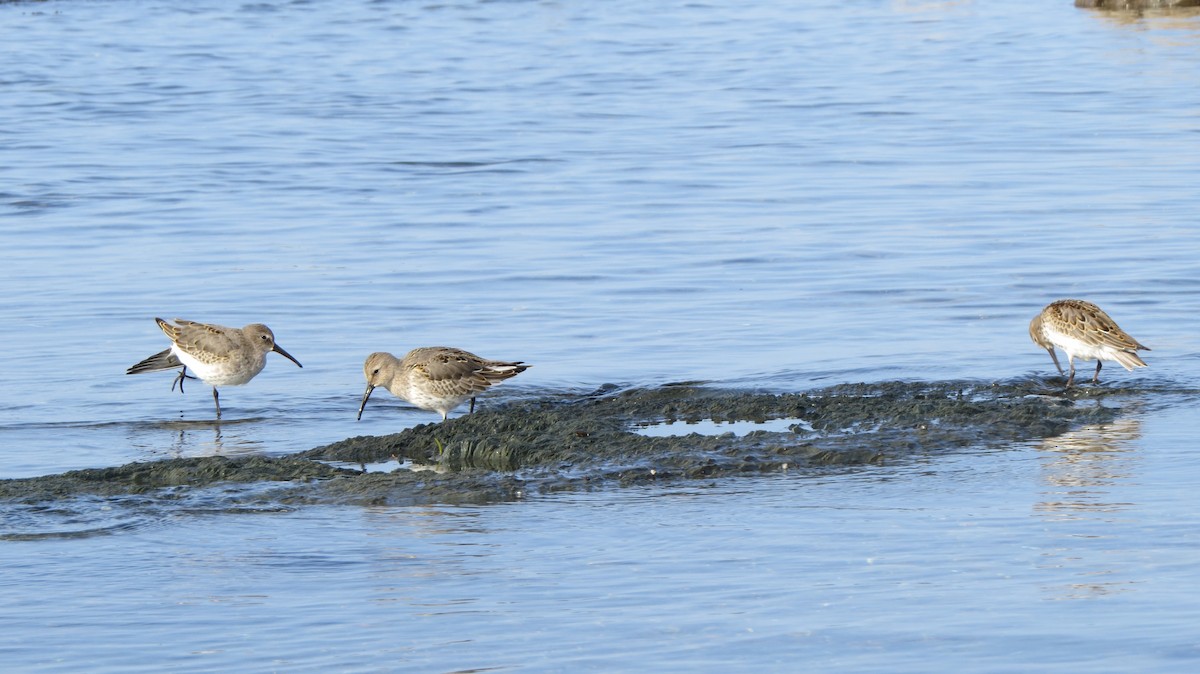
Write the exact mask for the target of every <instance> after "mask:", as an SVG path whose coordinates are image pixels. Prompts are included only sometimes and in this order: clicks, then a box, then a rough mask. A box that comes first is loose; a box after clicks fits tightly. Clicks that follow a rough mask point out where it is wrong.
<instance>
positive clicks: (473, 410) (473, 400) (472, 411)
mask: <svg viewBox="0 0 1200 674" xmlns="http://www.w3.org/2000/svg"><path fill="white" fill-rule="evenodd" d="M467 414H475V396H471V411H469V412H467Z"/></svg>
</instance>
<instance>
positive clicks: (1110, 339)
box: [1050, 300, 1149, 351]
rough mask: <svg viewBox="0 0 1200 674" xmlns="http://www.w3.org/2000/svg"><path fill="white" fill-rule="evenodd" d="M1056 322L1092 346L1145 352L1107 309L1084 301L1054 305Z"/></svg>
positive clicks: (1067, 331) (1059, 327)
mask: <svg viewBox="0 0 1200 674" xmlns="http://www.w3.org/2000/svg"><path fill="white" fill-rule="evenodd" d="M1050 306H1051V309H1052V310H1053V319H1054V321H1055V322H1056V323H1058V324H1059V325H1058V326H1056V327H1058V329H1059V331H1060V332H1065V333H1067V334H1070V335H1072V336H1074V337H1075V338H1076V339H1079V340H1081V341H1083V342H1086V343H1088V344H1095V345H1106V346H1111V347H1114V348H1117V349H1122V350H1130V351H1133V350H1137V349H1145V350H1146V351H1149V349H1147V348H1146V347H1145V346H1143V345H1142V344H1140V343H1139V342H1138V341H1137V340H1136V339H1134V338H1133V337H1130V336H1129V334H1128V333H1126V332H1125V331H1124V330H1122V329H1121V327H1120V326H1119V325H1117V322H1116V321H1114V320H1113V319H1112V318H1111V317H1110V316H1109V315H1108V314H1106V313H1104V310H1103V309H1101V308H1100V307H1098V306H1096V305H1095V304H1092V303H1091V302H1084V301H1083V300H1062V301H1060V302H1055V303H1054V304H1052V305H1050Z"/></svg>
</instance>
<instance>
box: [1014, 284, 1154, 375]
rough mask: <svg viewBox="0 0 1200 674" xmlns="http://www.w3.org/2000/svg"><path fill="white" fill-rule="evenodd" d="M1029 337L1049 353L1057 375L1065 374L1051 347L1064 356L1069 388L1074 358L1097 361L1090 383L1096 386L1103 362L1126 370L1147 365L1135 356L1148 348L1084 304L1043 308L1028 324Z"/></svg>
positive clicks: (1061, 302)
mask: <svg viewBox="0 0 1200 674" xmlns="http://www.w3.org/2000/svg"><path fill="white" fill-rule="evenodd" d="M1029 336H1030V337H1031V338H1032V339H1033V341H1034V343H1036V344H1037V345H1038V346H1040V347H1042V348H1043V349H1045V350H1047V351H1049V352H1050V358H1051V359H1053V360H1054V367H1056V368H1058V373H1059V374H1066V373H1065V372H1063V369H1062V365H1059V363H1058V356H1056V355H1054V347H1056V346H1057V347H1058V348H1060V349H1062V350H1063V353H1066V354H1067V361H1068V362H1069V363H1070V366H1071V373H1070V375H1069V376H1068V377H1067V386H1068V387H1069V386H1071V385H1072V384H1073V383H1074V382H1075V359H1076V358H1078V359H1080V360H1094V361H1096V374H1095V376H1093V377H1092V383H1093V384H1099V383H1100V366H1101V365H1103V364H1104V361H1106V360H1112V361H1116V362H1118V363H1120V364H1121V365H1122V366H1123V367H1124V368H1125V369H1126V370H1133V368H1135V367H1146V361H1144V360H1142V359H1141V358H1140V357H1139V356H1138V354H1137V352H1138V350H1144V351H1149V350H1150V347H1148V346H1144V345H1142V344H1141V343H1139V342H1138V341H1137V340H1136V339H1134V338H1133V337H1130V336H1129V334H1128V333H1127V332H1125V331H1124V330H1122V329H1121V328H1120V326H1118V325H1117V322H1116V321H1114V320H1113V319H1111V318H1109V316H1108V314H1106V313H1104V311H1103V310H1102V309H1100V307H1098V306H1096V305H1095V304H1092V303H1091V302H1085V301H1083V300H1058V301H1057V302H1051V303H1050V304H1048V305H1046V308H1045V309H1042V313H1040V314H1038V315H1037V316H1035V317H1034V318H1033V320H1032V321H1030V322H1029Z"/></svg>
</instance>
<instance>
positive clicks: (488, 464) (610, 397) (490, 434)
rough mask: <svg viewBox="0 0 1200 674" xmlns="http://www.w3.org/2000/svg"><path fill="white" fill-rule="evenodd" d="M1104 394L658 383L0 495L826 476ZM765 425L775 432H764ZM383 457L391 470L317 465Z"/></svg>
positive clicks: (437, 492) (890, 385) (425, 499)
mask: <svg viewBox="0 0 1200 674" xmlns="http://www.w3.org/2000/svg"><path fill="white" fill-rule="evenodd" d="M1116 393H1126V394H1128V393H1130V391H1128V390H1121V389H1115V388H1108V387H1086V386H1085V387H1079V388H1076V389H1072V390H1070V391H1063V390H1062V389H1061V388H1052V387H1050V386H1049V385H1048V384H1047V382H1044V381H1037V380H1017V381H1009V382H1000V383H984V382H971V381H950V382H885V383H878V384H845V385H838V386H833V387H829V388H825V389H819V390H814V391H810V392H807V393H796V394H765V393H755V392H747V391H744V390H730V389H720V388H709V387H705V386H699V385H688V384H679V385H669V386H663V387H659V388H649V389H633V390H619V389H617V388H616V387H606V388H602V389H600V390H598V391H596V392H594V393H592V394H590V395H584V396H552V397H546V398H541V399H537V400H532V401H523V402H517V403H512V404H509V405H504V406H498V407H495V408H492V409H488V410H484V411H479V412H476V413H475V414H471V415H465V416H460V417H457V418H452V419H450V420H449V421H447V422H445V423H430V424H423V425H419V426H416V427H413V428H409V429H406V430H404V431H402V432H400V433H396V434H394V435H385V436H360V437H354V438H348V439H346V440H343V441H341V442H337V443H334V444H331V445H326V446H324V447H317V448H314V449H309V450H306V451H301V452H298V453H296V454H292V455H288V456H283V457H266V456H252V457H236V458H227V457H222V456H211V457H201V458H187V459H170V460H163V461H154V462H145V463H132V464H128V465H125V466H119V467H114V468H102V469H90V470H78V471H71V472H67V473H62V474H58V475H48V476H43V477H37V478H26V479H13V480H3V481H0V498H4V499H13V500H20V501H26V502H28V501H42V500H54V499H60V498H66V497H71V496H75V495H84V494H91V495H101V496H104V495H118V494H147V495H148V494H153V493H164V494H168V493H169V494H177V493H178V490H179V489H194V488H200V487H207V486H212V485H217V484H223V483H230V484H236V483H242V484H255V483H258V484H259V486H260V488H257V489H255V490H254V494H255V496H254V498H255V499H262V498H264V496H265V497H266V498H269V499H271V500H274V501H279V502H283V503H290V504H302V503H309V502H313V503H362V504H376V503H387V504H412V503H462V502H487V501H497V500H508V499H513V498H520V497H521V496H522V495H524V494H528V493H533V492H542V493H545V492H552V491H558V490H569V489H590V488H595V487H598V486H611V485H628V484H638V483H645V482H649V481H658V480H687V479H697V478H713V477H718V476H729V475H740V474H754V473H764V472H777V471H784V470H787V471H812V470H830V469H831V468H830V467H836V466H851V465H863V464H872V463H881V462H886V461H889V460H900V459H904V458H906V457H911V456H914V455H918V454H926V455H936V454H938V453H942V452H952V451H954V450H956V449H959V448H963V447H967V446H979V445H988V444H1001V443H1007V442H1012V441H1020V440H1027V439H1034V438H1045V437H1050V436H1054V435H1057V434H1061V433H1064V432H1066V431H1067V430H1069V429H1071V428H1073V427H1077V426H1080V425H1084V424H1093V423H1104V422H1108V421H1111V420H1112V419H1113V418H1115V417H1116V416H1117V415H1118V414H1120V407H1119V406H1118V405H1115V404H1113V402H1112V401H1110V402H1107V403H1105V404H1101V400H1102V399H1104V398H1110V397H1113V394H1116ZM770 419H794V420H795V422H796V423H795V424H793V425H791V426H790V428H788V430H786V431H754V432H750V433H747V434H745V435H741V436H739V435H735V434H734V433H724V434H721V435H700V434H694V433H693V434H689V435H680V436H667V437H649V436H646V435H642V434H639V433H637V432H636V430H637V427H638V426H639V425H640V424H646V423H655V422H671V421H702V420H714V421H719V422H733V421H766V420H770ZM775 428H778V426H775ZM392 460H395V461H396V462H397V464H396V466H397V468H396V470H393V471H391V472H362V471H359V470H354V469H351V468H345V467H336V466H334V465H330V464H329V463H326V462H333V463H339V462H340V463H341V465H342V466H345V465H347V464H349V465H355V464H368V463H378V462H385V461H392Z"/></svg>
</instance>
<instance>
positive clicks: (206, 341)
mask: <svg viewBox="0 0 1200 674" xmlns="http://www.w3.org/2000/svg"><path fill="white" fill-rule="evenodd" d="M154 320H156V321H158V327H160V328H162V331H163V332H164V333H166V335H167V337H169V338H171V341H172V342H174V343H175V345H176V346H178V347H179V348H180V349H182V350H183V351H185V352H187V353H188V355H190V356H192V357H193V358H195V359H196V360H199V361H201V362H203V363H216V362H220V361H224V360H229V358H230V355H231V354H234V353H237V352H238V347H239V345H240V342H239V341H238V340H237V335H239V334H240V333H239V332H237V331H236V329H234V328H227V327H225V326H223V325H210V324H208V323H197V322H195V321H188V320H184V319H182V318H176V319H175V325H171V324H170V323H167V322H166V321H164V320H163V319H161V318H156V319H154Z"/></svg>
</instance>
